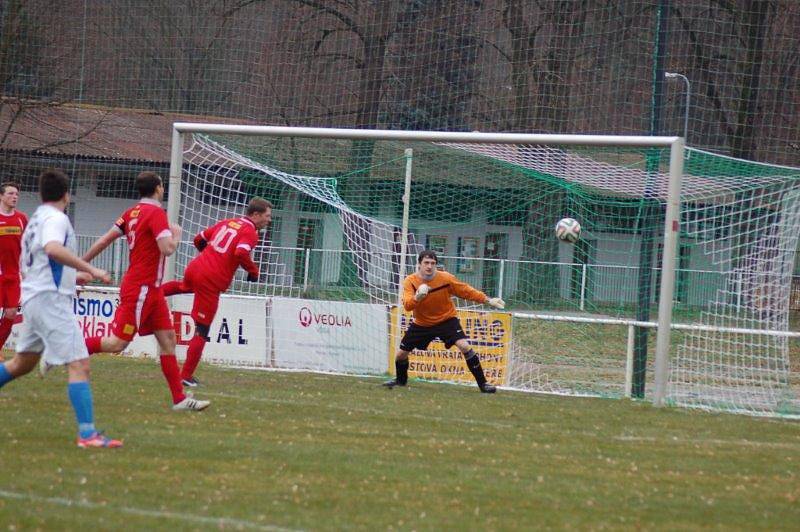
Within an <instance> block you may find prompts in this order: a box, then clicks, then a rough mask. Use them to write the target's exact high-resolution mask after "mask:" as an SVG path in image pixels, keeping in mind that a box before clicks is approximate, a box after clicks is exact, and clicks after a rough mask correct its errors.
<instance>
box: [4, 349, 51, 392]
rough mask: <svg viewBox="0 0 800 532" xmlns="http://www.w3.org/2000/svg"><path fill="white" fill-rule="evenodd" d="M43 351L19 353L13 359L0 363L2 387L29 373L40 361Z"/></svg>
mask: <svg viewBox="0 0 800 532" xmlns="http://www.w3.org/2000/svg"><path fill="white" fill-rule="evenodd" d="M40 356H41V352H32V351H26V352H22V353H17V354H15V355H14V357H13V358H12V359H11V360H7V361H5V362H3V363H0V388H2V387H3V386H5V385H6V384H8V383H9V382H11V381H12V380H14V379H17V378H19V377H22V376H23V375H27V374H28V373H30V372H31V371H33V368H35V367H36V364H38V363H39V357H40Z"/></svg>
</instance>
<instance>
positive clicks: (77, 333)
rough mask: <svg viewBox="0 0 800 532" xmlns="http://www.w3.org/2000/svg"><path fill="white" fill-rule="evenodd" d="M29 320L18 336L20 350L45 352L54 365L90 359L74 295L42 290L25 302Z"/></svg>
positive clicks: (21, 351) (24, 351)
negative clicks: (77, 316)
mask: <svg viewBox="0 0 800 532" xmlns="http://www.w3.org/2000/svg"><path fill="white" fill-rule="evenodd" d="M22 313H23V315H24V316H25V319H24V320H23V321H22V325H21V327H20V331H19V337H18V338H17V353H42V352H44V359H45V361H46V362H47V363H48V364H50V365H53V366H61V365H63V364H69V363H70V362H74V361H76V360H81V359H84V358H88V356H89V352H88V351H87V350H86V342H85V341H84V339H83V333H82V332H81V329H80V327H79V326H78V321H77V320H76V319H75V314H74V313H73V311H72V297H70V296H68V295H64V294H59V293H58V292H42V293H41V294H37V295H35V296H33V297H32V298H31V299H29V300H28V301H26V302H25V303H24V304H23V305H22Z"/></svg>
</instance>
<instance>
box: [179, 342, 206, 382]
mask: <svg viewBox="0 0 800 532" xmlns="http://www.w3.org/2000/svg"><path fill="white" fill-rule="evenodd" d="M205 346H206V339H205V338H203V337H202V336H199V335H194V336H193V337H192V339H191V340H189V348H188V349H187V350H186V362H184V363H183V369H181V378H182V379H191V378H192V376H193V375H194V370H196V369H197V365H198V364H199V363H200V357H202V356H203V348H204V347H205Z"/></svg>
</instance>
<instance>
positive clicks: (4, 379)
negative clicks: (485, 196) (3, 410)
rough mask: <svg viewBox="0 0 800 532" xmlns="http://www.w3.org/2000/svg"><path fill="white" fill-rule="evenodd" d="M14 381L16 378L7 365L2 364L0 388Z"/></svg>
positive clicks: (0, 366) (0, 365)
mask: <svg viewBox="0 0 800 532" xmlns="http://www.w3.org/2000/svg"><path fill="white" fill-rule="evenodd" d="M13 380H14V376H13V375H11V373H9V372H8V370H7V369H6V365H5V364H0V388H2V387H3V386H5V385H6V384H8V383H9V382H11V381H13Z"/></svg>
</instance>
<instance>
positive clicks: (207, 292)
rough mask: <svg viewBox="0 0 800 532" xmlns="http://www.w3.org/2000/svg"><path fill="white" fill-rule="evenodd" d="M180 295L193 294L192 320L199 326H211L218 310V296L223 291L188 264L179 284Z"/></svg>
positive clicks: (197, 269)
mask: <svg viewBox="0 0 800 532" xmlns="http://www.w3.org/2000/svg"><path fill="white" fill-rule="evenodd" d="M180 290H181V293H183V294H186V293H190V292H192V293H194V301H193V302H192V319H193V320H194V322H195V323H200V324H201V325H209V326H210V325H211V322H212V321H214V316H216V315H217V309H218V308H219V296H220V294H222V292H223V290H219V289H218V288H216V287H214V286H212V285H211V283H210V282H209V281H208V280H207V279H206V278H205V277H204V276H203V273H202V271H201V270H200V269H199V268H193V267H192V264H191V263H190V264H189V266H187V267H186V271H185V272H184V275H183V281H181V284H180Z"/></svg>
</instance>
